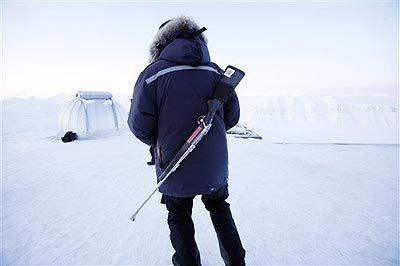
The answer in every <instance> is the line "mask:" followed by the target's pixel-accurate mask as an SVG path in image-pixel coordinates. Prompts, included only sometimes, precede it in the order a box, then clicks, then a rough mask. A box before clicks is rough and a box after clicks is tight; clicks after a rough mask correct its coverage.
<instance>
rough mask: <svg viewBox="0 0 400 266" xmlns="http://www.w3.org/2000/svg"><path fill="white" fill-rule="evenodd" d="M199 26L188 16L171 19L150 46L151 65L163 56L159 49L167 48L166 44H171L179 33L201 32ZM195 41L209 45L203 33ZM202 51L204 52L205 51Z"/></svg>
mask: <svg viewBox="0 0 400 266" xmlns="http://www.w3.org/2000/svg"><path fill="white" fill-rule="evenodd" d="M199 29H200V27H199V25H198V24H197V23H196V22H195V21H194V20H193V19H191V18H189V17H186V16H179V17H175V18H173V19H171V20H170V21H169V22H167V23H166V24H165V25H163V26H162V27H161V28H160V29H159V30H158V32H157V33H156V35H155V37H154V40H153V42H152V43H151V45H150V57H149V63H153V62H154V61H156V60H157V59H158V58H159V57H160V54H161V51H162V50H161V49H160V48H159V47H165V45H166V44H169V42H171V39H172V38H173V37H174V36H175V35H176V34H177V33H178V32H184V31H197V30H199ZM193 41H196V42H204V45H202V46H203V49H204V46H206V44H207V39H206V36H205V35H204V33H201V34H200V35H199V36H198V37H197V38H195V39H194V40H193ZM203 49H202V50H203Z"/></svg>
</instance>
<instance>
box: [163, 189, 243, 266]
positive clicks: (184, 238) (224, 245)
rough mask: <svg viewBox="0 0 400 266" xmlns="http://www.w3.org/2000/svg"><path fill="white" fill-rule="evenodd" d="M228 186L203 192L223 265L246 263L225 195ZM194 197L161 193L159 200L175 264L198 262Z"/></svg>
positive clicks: (195, 263) (193, 263)
mask: <svg viewBox="0 0 400 266" xmlns="http://www.w3.org/2000/svg"><path fill="white" fill-rule="evenodd" d="M228 196H229V194H228V185H225V186H223V187H221V188H219V189H217V190H216V191H214V192H213V193H211V194H206V195H202V197H201V200H202V201H203V203H204V205H205V207H206V209H207V210H208V211H209V212H210V217H211V220H212V223H213V225H214V229H215V232H216V233H217V237H218V243H219V249H220V253H221V256H222V258H223V260H224V262H225V265H232V266H236V265H245V261H244V257H245V250H244V249H243V247H242V243H241V241H240V237H239V234H238V231H237V229H236V226H235V222H234V220H233V217H232V213H231V210H230V207H229V206H230V205H229V203H227V202H226V201H225V200H226V199H227V198H228ZM193 198H194V197H172V196H168V195H163V198H162V203H165V204H166V206H167V209H168V226H169V229H170V232H171V234H170V238H171V243H172V246H173V248H174V249H175V253H174V255H173V256H172V262H173V264H174V265H175V266H178V265H179V266H192V265H193V266H195V265H196V266H197V265H201V262H200V253H199V250H198V248H197V244H196V241H195V239H194V225H193V221H192V207H193Z"/></svg>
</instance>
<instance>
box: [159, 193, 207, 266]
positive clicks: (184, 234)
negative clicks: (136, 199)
mask: <svg viewBox="0 0 400 266" xmlns="http://www.w3.org/2000/svg"><path fill="white" fill-rule="evenodd" d="M193 198H194V197H188V198H180V197H179V198H178V197H172V196H167V195H164V201H165V204H166V206H167V209H168V226H169V229H170V232H171V234H170V238H171V243H172V246H173V248H174V249H175V254H174V255H173V256H172V262H173V264H174V265H175V266H177V265H179V266H192V265H193V266H197V265H201V264H200V253H199V250H198V248H197V244H196V241H195V239H194V225H193V221H192V207H193Z"/></svg>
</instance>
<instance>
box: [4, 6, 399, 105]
mask: <svg viewBox="0 0 400 266" xmlns="http://www.w3.org/2000/svg"><path fill="white" fill-rule="evenodd" d="M180 14H185V15H188V16H191V17H193V18H194V19H195V20H196V21H197V22H198V23H199V24H200V25H201V26H205V27H207V28H208V30H207V31H206V35H207V36H208V39H209V49H210V53H211V57H212V60H213V61H215V62H216V63H218V64H219V65H220V66H226V65H227V64H232V65H235V66H237V67H239V68H242V69H243V70H245V72H246V74H247V75H246V78H245V79H244V81H243V83H242V84H241V85H240V87H239V88H238V92H239V94H240V95H254V94H267V95H277V94H278V95H286V94H289V95H293V94H310V95H332V94H351V95H355V94H362V95H389V96H398V85H399V74H398V71H399V67H398V64H399V50H398V49H399V47H398V45H399V4H398V2H384V3H382V2H359V3H357V2H351V3H343V2H342V3H340V2H336V3H335V2H329V3H326V2H325V3H315V2H314V3H311V2H301V3H293V2H290V3H283V2H270V3H205V2H204V3H154V2H153V3H112V2H109V3H104V2H103V3H93V2H92V3H43V2H42V3H39V2H37V3H26V2H25V3H21V2H19V3H15V2H14V3H13V2H12V1H11V2H5V3H3V66H4V70H3V74H4V80H3V86H2V87H3V89H2V91H3V97H6V98H8V97H15V96H19V97H29V96H37V97H51V96H54V95H57V94H60V93H74V92H76V91H78V90H107V91H111V92H112V93H115V94H131V92H132V87H133V85H134V83H135V81H136V78H137V76H138V74H139V73H140V71H141V70H142V69H143V68H144V67H146V65H147V60H148V46H149V44H150V42H151V41H152V39H153V36H154V34H155V32H156V30H157V28H158V26H159V25H160V24H161V23H162V22H164V21H165V20H167V19H170V18H171V17H174V16H176V15H180Z"/></svg>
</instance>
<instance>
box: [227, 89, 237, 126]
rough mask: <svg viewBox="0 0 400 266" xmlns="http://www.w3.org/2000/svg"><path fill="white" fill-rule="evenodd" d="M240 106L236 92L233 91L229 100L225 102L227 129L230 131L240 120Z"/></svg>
mask: <svg viewBox="0 0 400 266" xmlns="http://www.w3.org/2000/svg"><path fill="white" fill-rule="evenodd" d="M239 117H240V106H239V99H238V97H237V94H236V92H233V94H232V96H231V97H230V98H229V100H228V101H227V102H226V103H225V104H224V122H225V129H226V130H227V131H228V130H229V129H231V128H232V127H234V126H235V125H236V124H237V123H238V122H239Z"/></svg>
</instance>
